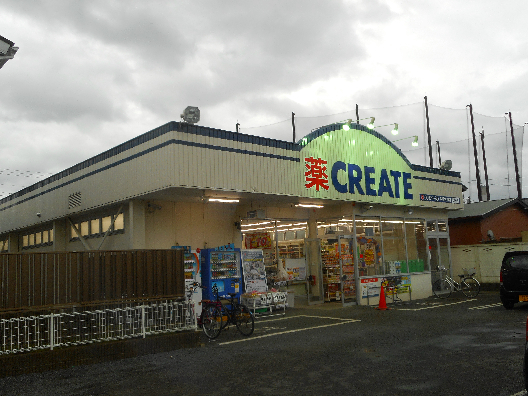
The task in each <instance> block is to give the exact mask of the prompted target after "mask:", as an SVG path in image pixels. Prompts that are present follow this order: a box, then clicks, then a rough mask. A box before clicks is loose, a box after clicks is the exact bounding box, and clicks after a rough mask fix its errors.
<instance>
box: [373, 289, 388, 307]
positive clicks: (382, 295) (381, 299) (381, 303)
mask: <svg viewBox="0 0 528 396" xmlns="http://www.w3.org/2000/svg"><path fill="white" fill-rule="evenodd" d="M376 309H379V310H380V311H386V310H387V309H389V308H387V302H386V301H385V288H384V287H383V285H382V286H381V292H380V297H379V305H378V307H377V308H376Z"/></svg>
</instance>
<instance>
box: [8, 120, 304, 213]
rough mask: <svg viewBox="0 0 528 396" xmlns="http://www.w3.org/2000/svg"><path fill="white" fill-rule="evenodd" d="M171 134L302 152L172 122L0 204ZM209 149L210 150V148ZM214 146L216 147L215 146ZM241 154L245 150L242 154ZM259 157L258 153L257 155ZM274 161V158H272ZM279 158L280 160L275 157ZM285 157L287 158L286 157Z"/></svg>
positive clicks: (258, 139)
mask: <svg viewBox="0 0 528 396" xmlns="http://www.w3.org/2000/svg"><path fill="white" fill-rule="evenodd" d="M172 131H179V132H186V133H190V134H194V135H200V136H207V137H213V138H218V139H225V140H231V141H235V142H241V143H251V144H257V145H260V146H266V147H274V148H280V149H284V150H290V151H301V146H299V145H298V144H296V143H289V142H284V141H281V140H275V139H268V138H263V137H258V136H252V135H244V134H242V133H237V132H228V131H224V130H221V129H213V128H208V127H203V126H199V125H191V124H186V123H183V122H176V121H171V122H168V123H167V124H165V125H162V126H160V127H158V128H156V129H153V130H151V131H149V132H147V133H144V134H143V135H140V136H138V137H136V138H134V139H131V140H129V141H127V142H125V143H122V144H120V145H119V146H116V147H114V148H112V149H110V150H108V151H105V152H103V153H101V154H98V155H96V156H95V157H92V158H90V159H87V160H86V161H83V162H81V163H79V164H77V165H74V166H72V167H71V168H68V169H66V170H63V171H62V172H59V173H57V174H55V175H53V176H50V177H48V178H46V179H44V180H41V181H39V182H38V183H35V184H33V185H31V186H29V187H26V188H24V189H22V190H20V191H18V192H16V193H14V194H11V195H9V196H7V197H5V198H3V199H1V200H0V205H2V204H4V203H6V202H9V201H12V200H13V199H16V198H19V197H21V196H23V195H26V194H28V193H30V192H31V191H34V190H37V189H39V188H42V187H44V186H46V185H48V184H50V183H53V182H56V181H57V180H60V179H62V178H64V177H67V176H70V175H72V174H74V173H76V172H78V171H80V170H83V169H86V168H88V167H90V166H92V165H95V164H97V163H99V162H101V161H104V160H107V159H109V158H112V157H114V156H116V155H118V154H121V153H123V152H125V151H127V150H130V149H132V148H134V147H136V146H139V145H141V144H143V143H146V142H148V141H150V140H152V139H155V138H158V137H160V136H162V135H165V134H166V133H169V132H172ZM212 147H213V146H211V147H210V148H212ZM215 147H216V146H215ZM241 152H242V153H243V154H245V153H244V150H242V151H241ZM259 154H260V153H259ZM272 158H274V157H272ZM277 158H279V157H277ZM285 158H286V157H285Z"/></svg>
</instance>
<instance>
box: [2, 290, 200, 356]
mask: <svg viewBox="0 0 528 396" xmlns="http://www.w3.org/2000/svg"><path fill="white" fill-rule="evenodd" d="M196 327H197V325H196V316H195V315H194V305H193V303H188V302H185V301H175V300H165V301H162V302H159V301H158V302H152V303H148V304H142V305H135V306H133V305H125V304H122V305H120V306H116V307H112V308H104V309H92V310H84V311H75V309H74V308H71V312H60V313H49V314H44V315H37V316H26V317H16V318H9V319H0V337H1V345H0V355H4V354H13V353H20V352H29V351H35V350H40V349H53V348H56V347H66V346H73V345H83V344H90V343H95V342H103V341H112V340H123V339H127V338H139V337H143V338H144V337H146V336H147V335H151V334H161V333H170V332H177V331H186V330H187V331H188V330H196Z"/></svg>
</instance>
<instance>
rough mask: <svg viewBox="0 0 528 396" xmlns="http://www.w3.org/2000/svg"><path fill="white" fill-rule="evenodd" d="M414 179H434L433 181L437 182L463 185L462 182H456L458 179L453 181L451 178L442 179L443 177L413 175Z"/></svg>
mask: <svg viewBox="0 0 528 396" xmlns="http://www.w3.org/2000/svg"><path fill="white" fill-rule="evenodd" d="M413 179H418V180H427V181H432V182H437V183H445V184H458V185H460V186H461V185H462V182H456V181H451V180H442V179H432V178H430V177H423V176H413Z"/></svg>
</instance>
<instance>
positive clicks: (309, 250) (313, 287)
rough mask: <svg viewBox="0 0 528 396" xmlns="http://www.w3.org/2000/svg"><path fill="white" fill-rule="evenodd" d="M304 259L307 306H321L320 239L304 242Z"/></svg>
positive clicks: (322, 301) (322, 297) (309, 239)
mask: <svg viewBox="0 0 528 396" xmlns="http://www.w3.org/2000/svg"><path fill="white" fill-rule="evenodd" d="M304 257H305V260H306V293H307V297H308V305H315V304H323V303H324V292H323V271H322V259H321V240H320V239H318V238H314V239H311V238H308V239H305V240H304Z"/></svg>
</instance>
